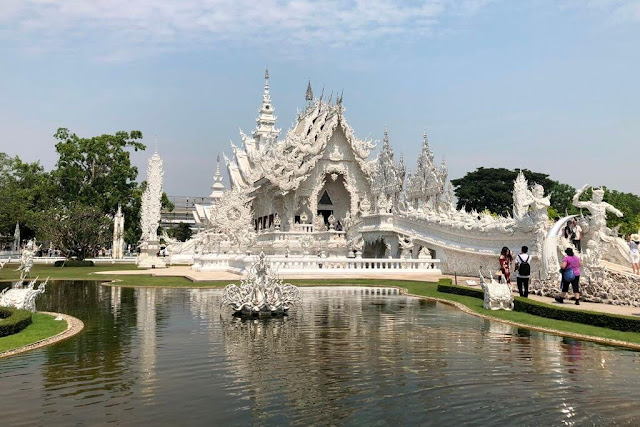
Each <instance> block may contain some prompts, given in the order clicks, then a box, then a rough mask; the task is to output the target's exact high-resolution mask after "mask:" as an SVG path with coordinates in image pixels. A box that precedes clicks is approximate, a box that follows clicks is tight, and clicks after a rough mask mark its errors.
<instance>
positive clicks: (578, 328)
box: [0, 264, 640, 344]
mask: <svg viewBox="0 0 640 427" xmlns="http://www.w3.org/2000/svg"><path fill="white" fill-rule="evenodd" d="M14 269H15V267H14V268H10V269H8V268H7V267H6V266H5V268H4V269H2V270H0V280H16V279H17V278H19V274H18V272H15V271H13V270H14ZM133 269H136V266H135V265H133V264H127V265H105V266H97V267H66V268H64V267H62V268H60V267H58V268H56V267H50V266H38V265H36V266H34V268H33V270H32V276H33V277H35V276H36V275H39V276H40V277H41V278H42V279H44V278H46V277H47V276H50V277H51V279H67V280H99V281H109V280H117V281H118V282H117V284H118V285H120V286H154V287H163V286H164V287H188V288H198V287H216V288H218V287H224V286H226V285H227V284H229V283H230V282H231V283H232V282H233V281H230V280H221V281H211V282H192V281H190V280H188V279H186V278H184V277H152V276H150V275H136V276H118V275H92V274H90V273H93V272H96V271H110V270H133ZM237 282H238V281H236V283H237ZM286 282H290V283H292V284H295V285H298V286H338V285H369V286H397V287H403V288H406V289H407V290H408V291H409V293H411V294H415V295H421V296H425V297H433V298H441V299H444V300H448V301H455V302H459V303H462V304H464V305H465V306H467V307H468V308H469V309H471V310H472V311H474V312H476V313H480V314H483V315H486V316H489V317H492V318H495V319H500V320H507V321H512V322H517V323H521V324H525V325H530V326H535V327H540V328H547V329H555V330H558V331H562V332H569V333H576V334H583V335H587V336H593V337H600V338H606V339H613V340H619V341H627V342H631V343H637V344H638V343H640V333H637V332H621V331H616V330H612V329H607V328H601V327H596V326H589V325H584V324H581V323H575V322H567V321H561V320H554V319H548V318H544V317H540V316H534V315H531V314H527V313H522V312H515V311H502V310H498V311H492V310H485V309H484V308H483V307H482V300H481V299H478V298H473V297H468V296H462V295H454V294H449V293H444V292H438V289H437V284H436V283H432V282H416V281H409V280H389V279H330V278H328V279H307V280H286Z"/></svg>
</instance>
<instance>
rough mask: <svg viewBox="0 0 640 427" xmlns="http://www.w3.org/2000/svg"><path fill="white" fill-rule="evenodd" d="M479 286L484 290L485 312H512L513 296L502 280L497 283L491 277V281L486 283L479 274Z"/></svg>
mask: <svg viewBox="0 0 640 427" xmlns="http://www.w3.org/2000/svg"><path fill="white" fill-rule="evenodd" d="M480 285H481V286H482V290H484V303H483V307H484V308H486V309H487V310H509V311H511V310H513V294H512V293H511V288H510V287H509V285H507V283H506V282H505V281H504V278H501V280H500V281H499V282H498V281H496V280H495V279H494V278H493V275H491V281H489V282H487V281H485V279H484V276H483V275H482V272H480Z"/></svg>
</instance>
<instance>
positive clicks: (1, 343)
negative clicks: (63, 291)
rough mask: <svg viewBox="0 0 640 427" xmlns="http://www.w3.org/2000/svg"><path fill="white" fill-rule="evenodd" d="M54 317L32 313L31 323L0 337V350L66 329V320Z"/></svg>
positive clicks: (28, 342)
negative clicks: (17, 331)
mask: <svg viewBox="0 0 640 427" xmlns="http://www.w3.org/2000/svg"><path fill="white" fill-rule="evenodd" d="M54 319H55V318H54V317H53V316H50V315H48V314H42V313H33V323H31V324H30V325H29V326H27V327H26V328H24V329H23V330H22V331H21V332H19V333H17V334H14V335H9V336H8V337H2V338H0V352H3V351H7V350H12V349H14V348H18V347H22V346H25V345H29V344H33V343H34V342H36V341H40V340H43V339H45V338H49V337H52V336H54V335H57V334H59V333H60V332H63V331H64V330H65V329H67V322H66V321H64V320H54Z"/></svg>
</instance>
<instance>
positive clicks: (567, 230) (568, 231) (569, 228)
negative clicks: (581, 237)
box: [562, 220, 575, 240]
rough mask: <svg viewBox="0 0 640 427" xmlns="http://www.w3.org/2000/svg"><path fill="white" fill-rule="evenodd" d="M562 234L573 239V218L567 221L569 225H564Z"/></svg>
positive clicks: (568, 238)
mask: <svg viewBox="0 0 640 427" xmlns="http://www.w3.org/2000/svg"><path fill="white" fill-rule="evenodd" d="M562 235H563V236H564V238H565V239H567V240H573V238H574V237H575V235H574V234H573V221H572V220H569V221H567V225H565V226H564V231H563V233H562Z"/></svg>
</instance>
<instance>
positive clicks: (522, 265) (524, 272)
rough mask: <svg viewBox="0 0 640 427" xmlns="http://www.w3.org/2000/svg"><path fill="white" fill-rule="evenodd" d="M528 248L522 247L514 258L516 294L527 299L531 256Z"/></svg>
mask: <svg viewBox="0 0 640 427" xmlns="http://www.w3.org/2000/svg"><path fill="white" fill-rule="evenodd" d="M527 252H529V248H528V247H526V246H523V247H522V249H521V252H520V254H518V256H517V257H516V282H517V284H518V293H519V294H520V296H521V297H525V298H529V276H530V275H531V264H529V263H530V262H531V255H529V254H528V253H527Z"/></svg>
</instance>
